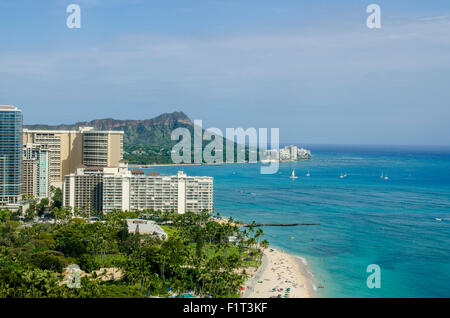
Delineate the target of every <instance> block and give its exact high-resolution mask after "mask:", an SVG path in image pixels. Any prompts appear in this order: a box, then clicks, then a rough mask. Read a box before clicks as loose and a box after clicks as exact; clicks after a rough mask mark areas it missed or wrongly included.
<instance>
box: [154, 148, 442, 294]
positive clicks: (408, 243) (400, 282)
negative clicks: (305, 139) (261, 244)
mask: <svg viewBox="0 0 450 318" xmlns="http://www.w3.org/2000/svg"><path fill="white" fill-rule="evenodd" d="M308 148H310V149H311V150H312V151H313V158H312V160H310V161H305V162H295V163H294V162H293V163H281V164H280V169H279V172H278V173H277V174H274V175H261V174H260V166H259V165H257V164H232V165H221V166H184V167H179V166H178V167H175V166H174V167H156V168H151V169H148V170H149V171H158V172H161V173H164V174H169V173H175V172H176V171H177V170H181V169H182V170H184V171H185V172H186V173H188V174H189V175H207V176H213V177H214V205H215V207H216V211H218V212H220V213H221V215H223V216H232V217H233V218H236V219H239V220H242V221H252V220H255V221H256V222H263V223H278V222H279V223H289V222H291V223H298V222H305V223H320V224H321V225H320V226H314V227H285V228H282V227H265V228H263V229H264V231H265V233H266V239H267V240H269V241H270V243H271V244H272V245H273V246H275V247H278V248H281V249H283V250H285V251H287V252H290V253H293V254H296V255H300V256H303V257H304V258H306V259H307V261H308V269H309V271H310V272H311V273H312V274H313V275H314V278H313V279H314V283H315V285H316V286H319V285H322V286H324V287H325V288H324V289H319V290H318V295H319V296H325V297H450V149H448V148H431V147H426V148H421V147H368V146H367V147H364V146H310V147H308ZM293 168H295V169H296V174H297V175H298V176H299V178H298V179H297V180H291V179H290V178H289V175H290V174H291V171H292V169H293ZM308 171H309V172H310V174H311V176H310V177H306V173H307V172H308ZM345 173H347V177H346V178H343V179H341V178H340V175H341V174H345ZM381 174H383V176H385V175H387V176H388V177H389V179H388V180H385V179H381V178H380V176H381ZM437 219H442V221H439V220H437ZM292 237H293V239H292ZM369 264H377V265H379V266H380V268H381V288H380V289H369V288H368V287H367V285H366V279H367V277H368V275H369V274H368V273H366V268H367V266H368V265H369Z"/></svg>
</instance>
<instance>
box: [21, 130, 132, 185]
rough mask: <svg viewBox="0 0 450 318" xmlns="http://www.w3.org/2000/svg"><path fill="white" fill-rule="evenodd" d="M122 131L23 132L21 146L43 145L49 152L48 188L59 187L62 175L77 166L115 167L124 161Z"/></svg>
mask: <svg viewBox="0 0 450 318" xmlns="http://www.w3.org/2000/svg"><path fill="white" fill-rule="evenodd" d="M123 135H124V132H123V131H100V130H95V129H94V128H92V127H80V128H79V129H78V130H28V129H24V130H23V143H24V145H26V144H39V145H44V146H46V148H47V149H48V152H49V178H50V185H53V186H56V187H61V186H62V182H63V180H64V176H66V175H69V174H71V173H74V172H75V171H76V169H77V168H79V167H80V166H89V167H118V166H119V162H120V160H122V158H123Z"/></svg>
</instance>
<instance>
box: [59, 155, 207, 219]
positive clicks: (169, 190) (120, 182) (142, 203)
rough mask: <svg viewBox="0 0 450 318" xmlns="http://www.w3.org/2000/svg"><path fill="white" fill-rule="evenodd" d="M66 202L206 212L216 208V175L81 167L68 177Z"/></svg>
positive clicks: (104, 207)
mask: <svg viewBox="0 0 450 318" xmlns="http://www.w3.org/2000/svg"><path fill="white" fill-rule="evenodd" d="M63 196H64V205H65V206H66V207H69V206H70V207H72V208H77V209H78V210H83V209H84V210H87V211H92V210H98V211H102V212H104V213H108V212H112V211H113V210H122V211H138V210H150V209H152V210H161V211H175V212H178V213H180V214H183V213H186V212H195V213H198V212H202V211H208V212H212V210H213V178H212V177H191V176H187V175H186V174H185V173H183V172H181V171H180V172H178V174H177V175H172V176H162V175H159V174H156V173H152V174H150V175H146V174H145V173H144V172H143V171H141V170H131V171H130V170H128V165H127V164H126V163H124V162H122V163H121V164H120V165H119V167H118V168H97V169H96V170H95V171H94V170H93V169H92V168H79V169H77V171H76V172H75V173H73V174H70V175H68V176H66V178H65V180H64V184H63Z"/></svg>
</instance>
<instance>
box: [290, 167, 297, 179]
mask: <svg viewBox="0 0 450 318" xmlns="http://www.w3.org/2000/svg"><path fill="white" fill-rule="evenodd" d="M289 178H291V179H298V177H297V176H296V175H295V169H294V170H292V174H291V176H290V177H289Z"/></svg>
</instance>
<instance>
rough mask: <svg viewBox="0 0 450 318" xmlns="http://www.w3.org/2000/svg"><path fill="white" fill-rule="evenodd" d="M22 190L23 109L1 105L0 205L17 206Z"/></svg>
mask: <svg viewBox="0 0 450 318" xmlns="http://www.w3.org/2000/svg"><path fill="white" fill-rule="evenodd" d="M21 192H22V111H21V110H20V109H18V108H17V107H15V106H10V105H0V205H2V206H17V205H18V204H19V202H20V197H21Z"/></svg>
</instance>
